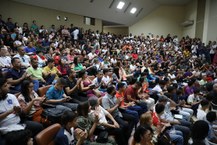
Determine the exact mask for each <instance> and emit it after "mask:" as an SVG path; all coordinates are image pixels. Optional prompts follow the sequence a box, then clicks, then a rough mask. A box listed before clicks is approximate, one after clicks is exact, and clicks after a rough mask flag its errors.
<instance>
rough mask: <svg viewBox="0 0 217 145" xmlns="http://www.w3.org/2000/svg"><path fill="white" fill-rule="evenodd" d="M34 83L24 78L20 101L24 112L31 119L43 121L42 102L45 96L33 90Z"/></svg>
mask: <svg viewBox="0 0 217 145" xmlns="http://www.w3.org/2000/svg"><path fill="white" fill-rule="evenodd" d="M33 87H34V85H33V83H32V82H31V81H29V80H24V81H23V83H22V84H21V94H20V95H19V96H18V101H19V103H20V106H21V108H22V110H23V111H24V113H25V114H26V115H27V117H28V118H29V119H30V120H33V121H37V122H41V116H40V115H41V113H42V107H41V105H40V104H41V102H43V101H44V99H45V97H39V96H38V94H37V93H36V92H35V91H34V90H33Z"/></svg>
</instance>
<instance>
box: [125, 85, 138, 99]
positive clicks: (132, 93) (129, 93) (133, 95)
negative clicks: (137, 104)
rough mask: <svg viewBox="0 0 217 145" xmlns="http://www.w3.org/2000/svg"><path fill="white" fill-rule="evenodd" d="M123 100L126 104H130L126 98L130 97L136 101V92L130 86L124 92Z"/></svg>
mask: <svg viewBox="0 0 217 145" xmlns="http://www.w3.org/2000/svg"><path fill="white" fill-rule="evenodd" d="M124 96H125V100H126V101H127V102H131V101H130V100H128V99H127V96H131V98H133V99H137V91H136V90H135V89H133V87H132V85H130V86H128V87H127V89H126V90H125V94H124Z"/></svg>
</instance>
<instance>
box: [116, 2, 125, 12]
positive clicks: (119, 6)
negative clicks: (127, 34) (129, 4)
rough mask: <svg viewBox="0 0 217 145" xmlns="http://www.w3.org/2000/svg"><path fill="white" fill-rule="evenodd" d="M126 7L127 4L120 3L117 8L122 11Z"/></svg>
mask: <svg viewBox="0 0 217 145" xmlns="http://www.w3.org/2000/svg"><path fill="white" fill-rule="evenodd" d="M124 5H125V2H122V1H120V2H119V3H118V5H117V8H118V9H120V10H121V9H122V8H123V7H124Z"/></svg>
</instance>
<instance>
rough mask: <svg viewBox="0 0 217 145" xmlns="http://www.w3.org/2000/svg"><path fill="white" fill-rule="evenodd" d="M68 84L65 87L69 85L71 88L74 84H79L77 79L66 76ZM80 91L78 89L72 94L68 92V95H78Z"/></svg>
mask: <svg viewBox="0 0 217 145" xmlns="http://www.w3.org/2000/svg"><path fill="white" fill-rule="evenodd" d="M66 84H67V86H66V87H65V88H67V87H69V88H70V89H72V88H74V86H75V85H76V84H77V80H76V79H74V80H72V81H70V80H69V78H66ZM78 91H79V90H78V89H76V90H75V91H73V93H72V94H67V95H70V96H78Z"/></svg>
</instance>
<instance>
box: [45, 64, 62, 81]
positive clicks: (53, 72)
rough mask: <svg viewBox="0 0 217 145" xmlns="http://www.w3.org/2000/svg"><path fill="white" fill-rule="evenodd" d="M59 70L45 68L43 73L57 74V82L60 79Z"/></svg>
mask: <svg viewBox="0 0 217 145" xmlns="http://www.w3.org/2000/svg"><path fill="white" fill-rule="evenodd" d="M58 71H59V70H58V69H57V68H56V67H53V68H52V69H51V68H49V67H48V66H45V67H44V69H43V72H44V73H49V72H50V73H51V74H56V77H55V80H56V79H58V75H57V72H58Z"/></svg>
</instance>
